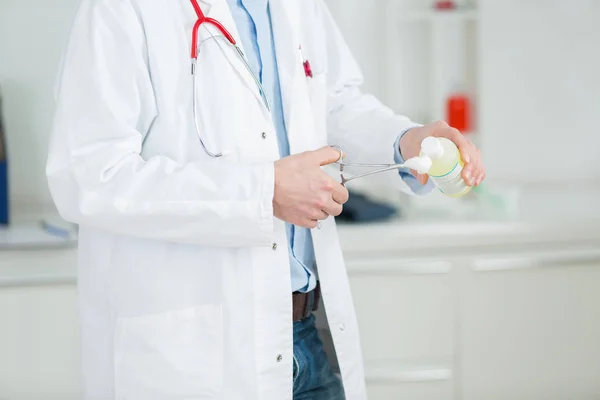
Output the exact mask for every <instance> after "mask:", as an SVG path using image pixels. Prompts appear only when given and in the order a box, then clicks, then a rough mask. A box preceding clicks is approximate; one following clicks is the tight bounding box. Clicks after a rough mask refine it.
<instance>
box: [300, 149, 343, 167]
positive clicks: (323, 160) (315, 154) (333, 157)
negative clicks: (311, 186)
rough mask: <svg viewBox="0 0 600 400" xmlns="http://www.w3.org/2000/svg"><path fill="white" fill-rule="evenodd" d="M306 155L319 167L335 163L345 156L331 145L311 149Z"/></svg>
mask: <svg viewBox="0 0 600 400" xmlns="http://www.w3.org/2000/svg"><path fill="white" fill-rule="evenodd" d="M308 155H309V157H311V159H312V160H314V162H315V163H316V164H318V165H319V166H321V167H322V166H324V165H329V164H333V163H336V162H338V161H340V158H341V159H342V160H343V159H344V158H345V157H346V154H344V152H343V151H342V150H340V149H339V148H335V147H331V146H325V147H322V148H320V149H319V150H314V151H311V152H309V153H308ZM340 156H341V157H340Z"/></svg>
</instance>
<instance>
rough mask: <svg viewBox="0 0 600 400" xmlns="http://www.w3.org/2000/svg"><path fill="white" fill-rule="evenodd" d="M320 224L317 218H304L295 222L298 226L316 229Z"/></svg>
mask: <svg viewBox="0 0 600 400" xmlns="http://www.w3.org/2000/svg"><path fill="white" fill-rule="evenodd" d="M318 224H319V221H317V220H316V219H309V218H306V219H302V220H301V221H299V222H298V223H296V224H294V225H296V226H300V227H302V228H308V229H314V228H316V227H317V225H318Z"/></svg>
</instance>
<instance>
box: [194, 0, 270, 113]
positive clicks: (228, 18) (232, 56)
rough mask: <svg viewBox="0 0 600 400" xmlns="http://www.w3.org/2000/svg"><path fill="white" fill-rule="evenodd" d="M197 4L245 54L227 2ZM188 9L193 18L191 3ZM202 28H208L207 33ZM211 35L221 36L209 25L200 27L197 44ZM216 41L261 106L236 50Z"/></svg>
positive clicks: (204, 0)
mask: <svg viewBox="0 0 600 400" xmlns="http://www.w3.org/2000/svg"><path fill="white" fill-rule="evenodd" d="M188 3H189V2H188ZM198 3H199V5H200V8H202V11H203V12H204V14H205V15H206V16H207V17H209V18H213V19H215V20H216V21H218V22H220V23H221V24H222V25H223V26H224V27H225V28H226V29H227V30H228V31H229V33H231V35H232V36H233V38H234V39H235V41H236V43H237V45H238V46H239V48H240V49H241V50H242V52H244V53H245V50H244V48H243V45H242V41H241V40H240V34H239V32H238V29H237V26H236V24H235V20H234V19H233V15H232V14H231V10H230V9H229V5H228V4H227V0H199V2H198ZM189 9H190V12H191V13H193V14H194V16H195V15H196V13H195V11H194V8H193V7H192V5H191V3H190V5H189ZM204 26H206V27H208V31H207V29H206V28H205V27H204ZM211 34H213V35H214V36H221V37H222V36H223V35H222V34H221V32H219V31H218V30H217V29H216V28H215V27H214V26H212V25H209V24H203V25H202V27H201V28H200V29H199V30H198V36H199V41H198V42H199V43H202V41H203V40H206V39H209V40H212V39H210V35H211ZM218 40H219V44H220V46H221V48H222V49H223V52H222V53H223V55H224V56H225V57H226V58H227V60H228V61H229V62H230V63H231V65H232V66H233V67H234V68H235V70H236V71H237V72H238V74H239V76H240V78H241V79H242V80H243V81H244V83H245V84H246V86H248V88H249V89H250V90H251V91H252V93H254V96H255V97H256V98H257V100H258V101H259V102H260V103H261V104H263V100H262V97H261V95H260V88H259V87H258V85H257V84H256V82H255V81H254V78H253V76H252V74H251V72H250V71H249V70H248V67H247V66H246V64H245V63H244V61H243V60H242V59H241V58H240V56H239V55H238V54H237V52H236V50H235V49H234V48H233V47H232V46H230V45H228V43H229V42H227V40H226V39H224V38H220V39H218ZM201 54H202V50H200V53H199V60H198V62H202V61H201V59H202V56H201ZM205 62H206V61H205Z"/></svg>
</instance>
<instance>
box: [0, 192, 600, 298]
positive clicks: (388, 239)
mask: <svg viewBox="0 0 600 400" xmlns="http://www.w3.org/2000/svg"><path fill="white" fill-rule="evenodd" d="M434 201H439V199H438V200H434ZM447 204H450V203H447ZM597 204H600V188H598V189H595V188H592V189H590V190H587V191H585V192H583V191H580V192H573V191H571V192H570V193H567V192H561V194H556V193H555V192H546V193H544V192H541V191H539V190H538V191H536V192H535V193H534V194H532V193H529V194H525V195H521V196H520V200H519V204H518V206H517V207H515V209H516V210H518V212H514V211H510V212H506V209H504V210H503V212H502V213H490V212H489V210H487V211H486V210H485V208H484V209H482V208H481V207H475V208H473V207H471V208H470V209H471V211H470V214H469V213H468V212H467V213H464V212H463V213H448V212H446V213H444V212H442V211H439V207H438V208H433V209H435V210H437V211H436V212H432V211H431V210H432V209H428V208H427V207H428V206H427V204H425V205H423V206H419V207H418V208H413V209H411V210H410V212H408V213H406V212H405V213H404V214H403V215H404V216H403V217H399V218H396V219H392V220H389V221H385V222H379V223H371V224H339V225H338V227H339V229H338V231H339V236H340V241H341V244H342V248H343V251H344V253H345V254H346V256H347V259H350V258H353V257H356V258H361V259H365V258H369V257H372V255H373V254H374V253H377V254H383V253H385V254H387V255H394V253H397V256H398V257H404V256H406V257H413V256H422V255H429V254H433V255H436V254H442V253H444V252H447V251H453V252H463V253H469V254H470V253H471V252H476V251H484V250H485V251H489V250H490V249H492V250H493V251H498V249H502V248H506V247H510V248H511V249H515V248H518V247H522V248H528V249H531V248H534V249H536V251H537V252H544V251H548V252H552V251H554V250H556V249H558V248H561V247H563V248H565V247H569V246H571V247H574V248H575V249H583V251H590V250H591V251H595V250H596V249H599V250H600V212H597V211H596V208H597ZM455 205H456V204H455ZM436 207H437V206H436ZM454 208H456V207H454ZM467 208H468V207H467ZM473 210H474V211H473ZM494 249H495V250H494ZM76 257H77V254H76V250H75V249H74V248H56V249H38V250H35V249H29V250H0V287H3V286H4V287H9V286H10V287H13V286H28V285H43V284H70V283H74V282H75V273H76V271H75V268H76Z"/></svg>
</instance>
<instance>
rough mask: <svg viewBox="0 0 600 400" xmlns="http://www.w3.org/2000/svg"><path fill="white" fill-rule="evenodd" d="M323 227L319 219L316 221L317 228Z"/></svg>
mask: <svg viewBox="0 0 600 400" xmlns="http://www.w3.org/2000/svg"><path fill="white" fill-rule="evenodd" d="M322 227H323V225H322V224H321V221H319V222H317V229H321V228H322Z"/></svg>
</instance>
